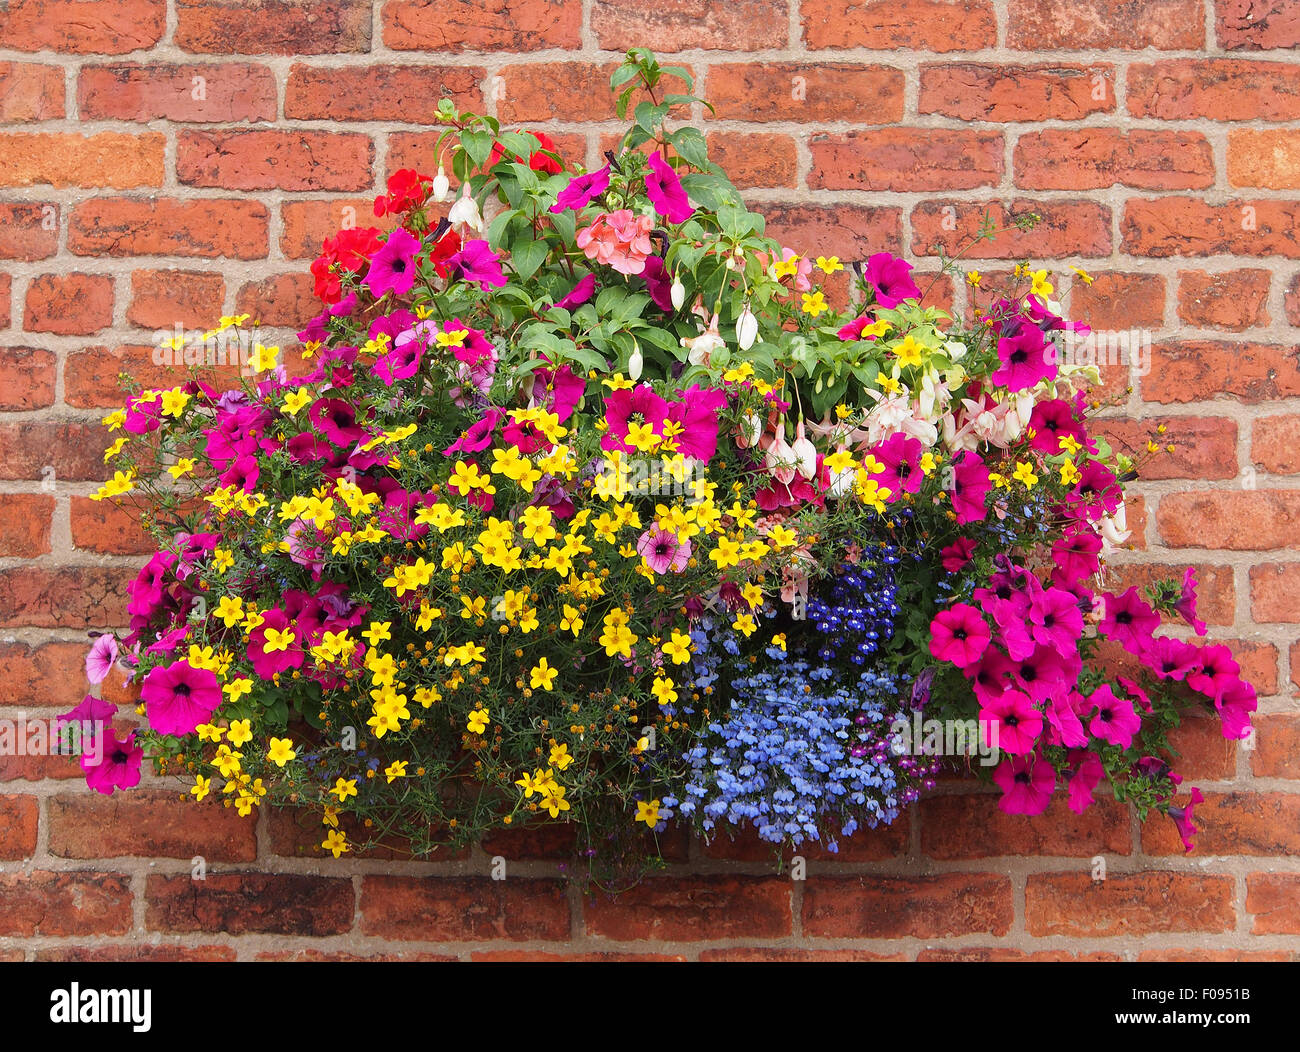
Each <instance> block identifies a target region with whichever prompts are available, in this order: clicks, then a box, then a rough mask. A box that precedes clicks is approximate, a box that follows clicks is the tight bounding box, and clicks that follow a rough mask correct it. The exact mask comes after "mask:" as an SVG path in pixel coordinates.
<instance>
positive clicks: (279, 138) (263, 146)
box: [176, 129, 375, 190]
mask: <svg viewBox="0 0 1300 1052" xmlns="http://www.w3.org/2000/svg"><path fill="white" fill-rule="evenodd" d="M374 153H375V149H374V144H373V143H372V142H371V141H370V137H369V136H368V135H361V134H358V133H356V132H326V131H299V130H296V129H294V130H290V129H276V130H266V131H237V130H223V131H184V132H181V133H180V134H179V136H178V137H177V143H176V178H177V179H179V180H180V181H181V182H182V183H185V184H186V185H188V186H211V187H221V188H223V189H229V190H277V189H278V190H363V189H368V188H369V187H370V186H371V184H372V183H373V181H374V179H373V176H372V175H371V165H372V164H373V162H374Z"/></svg>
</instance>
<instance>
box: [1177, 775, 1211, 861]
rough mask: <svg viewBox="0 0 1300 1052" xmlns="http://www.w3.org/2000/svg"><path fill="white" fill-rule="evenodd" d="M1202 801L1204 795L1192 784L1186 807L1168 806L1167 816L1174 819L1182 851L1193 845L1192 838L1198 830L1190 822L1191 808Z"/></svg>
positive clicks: (1189, 848) (1190, 848) (1203, 801)
mask: <svg viewBox="0 0 1300 1052" xmlns="http://www.w3.org/2000/svg"><path fill="white" fill-rule="evenodd" d="M1203 803H1205V797H1203V796H1202V795H1201V791H1200V790H1199V789H1197V788H1196V787H1195V786H1193V787H1192V792H1191V799H1190V800H1188V802H1187V806H1186V807H1170V808H1169V817H1170V818H1172V819H1173V820H1174V825H1176V826H1177V827H1178V835H1179V837H1181V838H1182V841H1183V850H1184V851H1191V850H1192V848H1193V847H1194V846H1195V844H1194V843H1193V841H1192V838H1193V837H1194V836H1196V834H1197V832H1198V831H1199V830H1198V829H1197V828H1196V826H1195V825H1193V824H1192V809H1193V808H1194V807H1195V806H1196V805H1197V804H1203Z"/></svg>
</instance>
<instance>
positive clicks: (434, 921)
mask: <svg viewBox="0 0 1300 1052" xmlns="http://www.w3.org/2000/svg"><path fill="white" fill-rule="evenodd" d="M360 918H361V919H360V930H361V932H362V934H365V935H376V936H380V937H382V938H386V939H418V940H422V941H425V940H427V941H430V942H478V941H481V940H485V939H512V940H515V941H518V942H522V941H525V940H529V939H549V940H554V941H564V940H567V939H568V938H569V900H568V897H567V895H566V893H565V889H564V884H563V883H562V882H561V881H557V880H525V879H511V878H507V879H506V880H490V879H488V878H486V877H481V878H480V877H470V878H465V877H456V878H431V877H383V876H367V877H365V878H364V879H363V880H362V882H361V910H360Z"/></svg>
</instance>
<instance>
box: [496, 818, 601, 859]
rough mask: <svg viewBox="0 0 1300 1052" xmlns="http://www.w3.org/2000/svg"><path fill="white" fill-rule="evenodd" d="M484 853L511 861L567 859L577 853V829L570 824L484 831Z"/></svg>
mask: <svg viewBox="0 0 1300 1052" xmlns="http://www.w3.org/2000/svg"><path fill="white" fill-rule="evenodd" d="M480 847H482V848H483V853H484V854H487V855H501V856H502V857H503V858H505V859H507V860H509V861H532V860H539V859H540V860H542V861H547V862H556V861H558V862H568V861H571V860H572V859H573V858H575V857H576V856H577V853H578V830H577V827H576V826H574V825H571V824H567V823H566V824H565V825H555V824H553V823H552V824H547V825H540V826H532V827H525V828H522V829H497V830H493V831H492V832H490V833H487V834H485V835H484V837H483V839H482V841H481V842H480Z"/></svg>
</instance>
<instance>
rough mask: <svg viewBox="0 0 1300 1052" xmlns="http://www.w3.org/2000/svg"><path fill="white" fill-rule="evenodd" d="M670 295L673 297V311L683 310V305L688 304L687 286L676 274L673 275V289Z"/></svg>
mask: <svg viewBox="0 0 1300 1052" xmlns="http://www.w3.org/2000/svg"><path fill="white" fill-rule="evenodd" d="M669 295H670V296H671V297H672V301H673V310H681V309H682V304H684V303H685V302H686V286H685V285H683V284H682V279H681V278H679V277H678V276H677V275H676V274H674V275H673V287H672V288H671V289H670V290H669Z"/></svg>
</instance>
